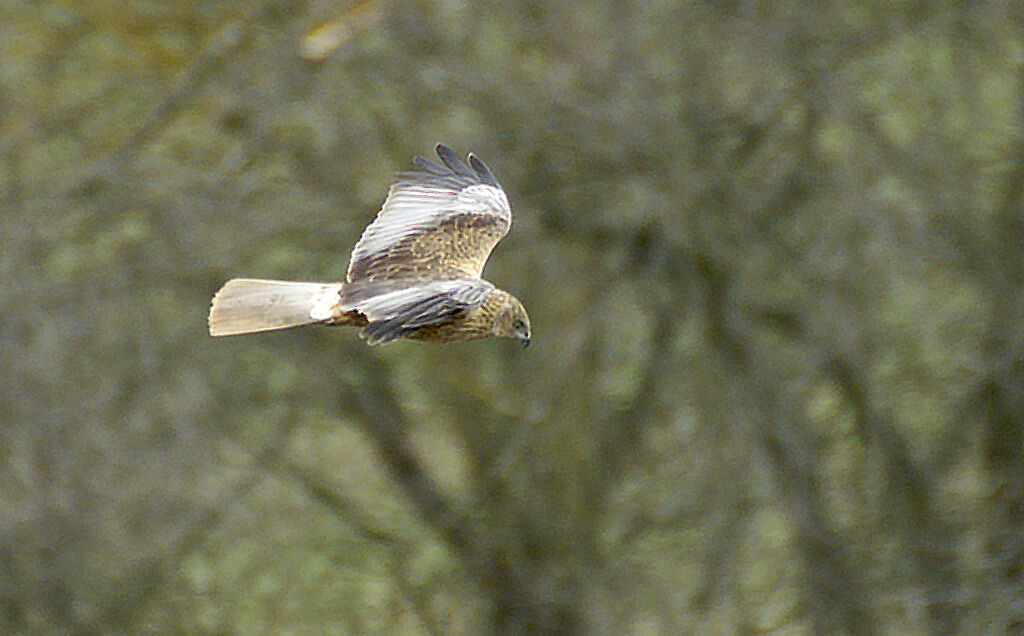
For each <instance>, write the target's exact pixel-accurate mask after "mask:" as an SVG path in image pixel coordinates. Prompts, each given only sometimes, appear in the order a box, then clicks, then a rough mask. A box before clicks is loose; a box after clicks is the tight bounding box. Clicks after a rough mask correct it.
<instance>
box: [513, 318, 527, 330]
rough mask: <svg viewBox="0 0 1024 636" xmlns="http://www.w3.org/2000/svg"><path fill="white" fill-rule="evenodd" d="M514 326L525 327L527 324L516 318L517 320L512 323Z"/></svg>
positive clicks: (517, 327)
mask: <svg viewBox="0 0 1024 636" xmlns="http://www.w3.org/2000/svg"><path fill="white" fill-rule="evenodd" d="M512 326H513V327H514V328H516V329H522V328H523V327H525V326H526V323H525V322H523V321H522V320H519V319H518V318H516V321H515V322H514V323H512Z"/></svg>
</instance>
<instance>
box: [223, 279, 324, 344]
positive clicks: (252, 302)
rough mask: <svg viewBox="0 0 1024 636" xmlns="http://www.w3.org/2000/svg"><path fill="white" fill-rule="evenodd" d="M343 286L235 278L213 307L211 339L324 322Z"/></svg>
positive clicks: (230, 281)
mask: <svg viewBox="0 0 1024 636" xmlns="http://www.w3.org/2000/svg"><path fill="white" fill-rule="evenodd" d="M340 290H341V284H340V283H293V282H289V281H281V280H258V279H254V278H233V279H231V280H229V281H228V282H226V283H224V286H223V287H221V288H220V291H218V292H217V293H216V295H214V297H213V304H212V305H211V307H210V317H209V323H210V335H211V336H234V335H238V334H243V333H256V332H259V331H272V330H274V329H285V328H287V327H298V326H299V325H309V324H313V323H317V322H322V321H323V320H325V319H326V318H328V317H330V310H331V308H332V307H333V306H334V305H336V304H337V303H338V300H339V299H338V292H339V291H340Z"/></svg>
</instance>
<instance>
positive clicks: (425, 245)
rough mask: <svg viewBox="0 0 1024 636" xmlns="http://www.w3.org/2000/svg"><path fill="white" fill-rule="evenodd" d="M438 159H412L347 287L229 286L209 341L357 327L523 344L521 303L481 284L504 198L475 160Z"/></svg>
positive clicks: (380, 337) (373, 333) (367, 236)
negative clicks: (499, 338)
mask: <svg viewBox="0 0 1024 636" xmlns="http://www.w3.org/2000/svg"><path fill="white" fill-rule="evenodd" d="M437 156H438V157H439V158H440V159H441V162H442V163H441V164H438V163H436V162H434V161H429V160H427V159H423V158H420V157H417V158H416V160H415V162H416V165H417V166H418V167H419V170H418V171H416V172H408V173H403V174H401V175H399V177H398V179H397V180H396V181H395V183H394V184H393V185H392V186H391V189H390V190H389V192H388V196H387V199H386V200H385V201H384V205H383V206H382V208H381V210H380V212H379V213H378V214H377V217H376V218H375V219H374V220H373V222H372V223H370V225H369V226H367V228H366V230H365V231H363V235H362V237H361V238H360V239H359V241H358V242H357V243H356V246H355V248H354V249H353V250H352V256H351V257H350V259H349V266H348V274H347V276H346V278H345V282H343V283H293V282H286V281H268V280H259V279H249V278H236V279H232V280H230V281H228V282H227V283H225V284H224V286H223V287H221V289H220V291H218V292H217V294H216V295H215V296H214V297H213V304H212V307H211V308H210V317H209V324H210V334H211V335H214V336H228V335H235V334H243V333H254V332H258V331H269V330H274V329H283V328H286V327H295V326H299V325H307V324H326V325H349V326H357V327H362V331H361V332H360V335H361V336H362V337H363V339H365V340H366V341H367V342H368V343H369V344H380V343H385V342H391V341H392V340H396V339H398V338H410V339H414V340H430V341H436V342H444V341H450V340H470V339H474V338H484V337H487V336H504V337H510V338H516V339H518V340H519V341H521V342H522V343H523V346H526V345H528V344H529V343H530V319H529V317H528V316H527V314H526V310H525V308H524V307H523V305H522V303H520V302H519V300H518V299H517V298H515V297H514V296H512V295H511V294H509V293H508V292H505V291H502V290H500V289H496V288H495V287H494V285H492V284H491V283H489V282H487V281H485V280H483V279H481V278H480V276H481V274H482V273H483V269H484V264H485V263H486V262H487V258H488V256H490V254H491V251H492V250H493V249H494V246H495V245H497V244H498V241H500V240H501V239H502V237H504V236H505V235H506V234H507V233H508V231H509V228H510V227H511V225H512V210H511V208H510V207H509V203H508V198H507V197H506V196H505V192H504V191H503V190H502V189H501V186H500V185H499V184H498V181H497V180H496V179H495V178H494V174H493V173H492V172H491V171H490V169H489V168H488V167H487V166H486V165H485V164H484V163H483V162H482V161H480V160H479V159H478V158H477V157H476V156H474V155H472V154H470V155H469V163H468V164H467V163H466V162H464V161H462V160H461V159H459V158H458V157H457V156H456V155H455V153H454V152H452V151H451V150H450V149H449V148H448V147H447V146H444V145H441V144H438V146H437ZM442 164H443V165H442Z"/></svg>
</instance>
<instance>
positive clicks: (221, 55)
mask: <svg viewBox="0 0 1024 636" xmlns="http://www.w3.org/2000/svg"><path fill="white" fill-rule="evenodd" d="M298 4H300V0H264V1H263V2H259V3H257V4H256V6H254V7H253V8H251V9H249V11H247V12H246V13H245V15H243V16H242V17H241V18H238V19H237V20H235V21H234V22H232V23H231V24H229V25H227V26H226V27H224V28H222V29H220V30H219V31H218V32H217V33H216V35H214V37H213V38H212V39H211V40H210V41H209V42H208V43H207V45H206V48H205V49H203V51H202V52H201V53H200V54H199V55H198V56H196V58H195V59H194V60H193V61H192V64H191V65H190V66H189V67H188V68H186V69H185V70H184V71H183V72H182V73H181V74H180V75H179V76H178V78H177V79H176V80H175V82H174V85H173V86H172V87H171V88H170V90H169V91H167V93H166V94H165V95H164V97H163V99H162V100H161V101H160V102H159V103H158V104H157V105H156V106H155V107H154V108H153V109H152V110H151V111H150V112H149V114H148V115H146V116H145V117H144V118H143V119H142V121H141V122H140V124H139V125H138V127H136V128H135V130H134V131H133V132H132V133H131V134H130V135H129V136H128V138H127V139H126V140H125V141H124V142H123V143H122V144H121V147H120V148H118V149H117V150H115V151H114V152H112V153H110V154H108V155H107V156H106V157H103V158H101V159H99V160H97V161H95V162H94V163H93V164H92V165H91V166H90V167H89V168H88V169H87V170H86V171H85V174H84V176H82V177H80V178H79V179H78V181H77V182H76V183H74V184H72V185H71V186H70V187H69V188H67V189H66V190H64V191H62V192H58V193H57V198H59V199H64V198H69V197H74V196H77V195H79V194H82V193H85V192H88V191H90V190H93V189H94V188H95V187H96V186H97V185H99V184H100V183H102V182H108V181H112V180H116V179H117V178H118V177H119V176H121V172H122V170H123V167H124V164H125V162H126V161H128V160H130V159H131V158H133V157H134V156H135V155H137V154H138V152H139V149H140V148H141V147H142V146H144V145H145V144H146V143H148V142H149V141H150V140H151V139H152V138H153V137H154V136H155V135H156V134H157V132H158V131H159V130H161V129H162V128H163V127H164V126H166V125H167V124H168V123H169V122H170V120H171V118H172V117H173V116H174V115H175V114H177V113H178V112H179V111H180V110H181V109H182V107H183V106H184V105H185V104H187V103H188V100H189V99H191V98H192V97H193V96H194V95H195V94H196V93H197V92H198V91H199V89H200V88H201V87H202V86H203V83H204V82H205V81H206V80H207V79H208V78H209V77H210V76H212V75H213V74H214V73H215V72H217V71H218V70H220V68H221V67H222V65H223V64H224V62H225V61H226V60H227V59H228V56H229V55H231V54H233V53H235V52H238V51H241V50H243V45H245V44H246V43H247V42H248V39H247V38H248V37H249V35H250V34H251V32H252V29H253V27H254V25H256V24H259V23H261V22H262V21H264V20H265V19H266V18H267V16H268V15H270V14H272V13H274V12H279V11H290V10H292V9H293V7H294V6H296V5H298Z"/></svg>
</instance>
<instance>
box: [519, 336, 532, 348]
mask: <svg viewBox="0 0 1024 636" xmlns="http://www.w3.org/2000/svg"><path fill="white" fill-rule="evenodd" d="M519 340H520V341H521V342H522V343H523V349H525V348H527V347H529V346H530V336H524V337H522V338H520V339H519Z"/></svg>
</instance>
